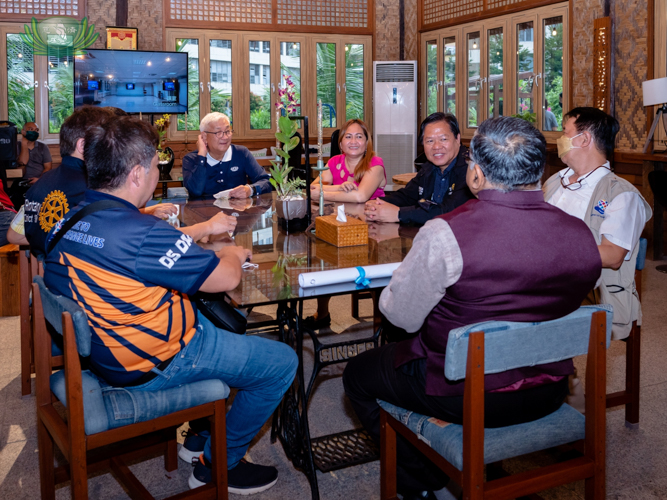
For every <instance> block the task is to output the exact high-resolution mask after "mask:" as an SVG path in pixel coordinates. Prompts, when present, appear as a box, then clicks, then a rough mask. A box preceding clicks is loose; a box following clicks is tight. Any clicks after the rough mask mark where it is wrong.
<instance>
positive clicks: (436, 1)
mask: <svg viewBox="0 0 667 500" xmlns="http://www.w3.org/2000/svg"><path fill="white" fill-rule="evenodd" d="M423 1H424V7H423V10H422V13H423V16H424V18H423V20H422V24H423V25H429V24H435V23H441V22H446V21H450V20H455V19H457V18H459V17H465V16H470V15H472V14H477V13H480V12H482V11H483V10H484V1H483V0H450V1H443V0H423Z"/></svg>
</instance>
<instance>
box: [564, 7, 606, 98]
mask: <svg viewBox="0 0 667 500" xmlns="http://www.w3.org/2000/svg"><path fill="white" fill-rule="evenodd" d="M571 1H572V2H573V3H572V13H573V16H572V19H570V23H571V26H572V55H573V57H572V61H570V62H571V67H572V89H571V90H572V95H571V99H570V104H571V107H573V108H575V107H577V106H592V105H593V54H594V49H593V24H594V22H595V19H596V18H598V17H602V16H603V3H604V2H603V0H571Z"/></svg>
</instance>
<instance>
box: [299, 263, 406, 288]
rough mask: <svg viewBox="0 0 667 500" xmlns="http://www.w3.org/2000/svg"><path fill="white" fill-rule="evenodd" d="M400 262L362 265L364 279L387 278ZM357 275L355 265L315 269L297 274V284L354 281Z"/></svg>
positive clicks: (331, 283) (327, 283)
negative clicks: (341, 267)
mask: <svg viewBox="0 0 667 500" xmlns="http://www.w3.org/2000/svg"><path fill="white" fill-rule="evenodd" d="M400 265H401V263H400V262H393V263H391V264H377V265H375V266H362V267H363V269H364V272H365V273H366V279H369V280H373V279H376V278H387V277H389V276H391V275H392V274H393V273H394V271H395V270H396V268H398V266H400ZM358 277H359V271H358V270H357V268H356V267H350V268H346V269H333V270H330V271H315V272H313V273H301V274H299V286H300V287H301V288H309V287H311V286H324V285H333V284H336V283H347V282H349V281H354V280H356V279H357V278H358Z"/></svg>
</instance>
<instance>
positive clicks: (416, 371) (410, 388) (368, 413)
mask: <svg viewBox="0 0 667 500" xmlns="http://www.w3.org/2000/svg"><path fill="white" fill-rule="evenodd" d="M397 345H398V344H395V343H392V344H387V345H385V346H383V347H380V348H378V349H373V350H371V351H366V352H364V353H362V354H359V355H358V356H356V357H355V358H352V359H351V360H350V361H349V362H348V364H347V367H346V368H345V371H344V372H343V385H344V387H345V393H346V394H347V396H348V398H350V401H351V403H352V407H353V408H354V410H355V412H356V413H357V416H358V417H359V420H361V423H362V424H363V426H364V428H365V429H366V430H367V431H368V432H369V433H370V434H371V436H372V437H373V438H374V439H375V441H376V442H377V443H378V444H379V442H380V406H379V405H378V404H377V401H376V398H377V399H382V400H384V401H387V402H388V403H391V404H394V405H396V406H400V407H401V408H405V409H409V410H412V411H415V412H418V413H421V414H424V415H428V416H432V417H436V418H439V419H441V420H444V421H446V422H451V423H455V424H461V423H462V419H463V396H451V397H441V396H428V395H426V392H425V376H424V374H425V367H426V361H425V360H415V361H412V362H410V363H407V364H405V365H403V366H401V367H399V368H394V359H395V352H396V347H397ZM443 377H444V374H443ZM567 393H568V387H567V377H565V378H564V379H563V380H562V381H559V382H556V383H553V384H546V385H543V386H540V387H535V388H532V389H526V390H523V391H515V392H500V393H499V392H494V393H486V394H485V397H484V425H485V427H504V426H507V425H516V424H520V423H524V422H530V421H532V420H537V419H538V418H542V417H544V416H546V415H549V414H550V413H553V412H554V411H556V410H557V409H558V408H559V407H560V406H561V404H562V403H563V400H564V399H565V396H566V395H567ZM397 457H398V473H397V478H398V487H399V488H401V489H414V490H433V491H435V490H439V489H441V488H443V487H444V486H446V484H447V481H448V478H447V476H446V475H445V474H444V473H443V472H442V471H441V470H440V469H438V468H437V467H436V466H435V465H433V464H432V463H431V462H430V461H429V460H428V459H427V458H426V457H424V456H423V455H422V454H421V453H420V452H419V451H418V450H417V449H416V448H414V447H413V446H412V445H410V444H409V443H408V442H407V441H405V440H404V439H403V438H402V437H401V436H400V435H399V436H397Z"/></svg>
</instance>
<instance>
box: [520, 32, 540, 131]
mask: <svg viewBox="0 0 667 500" xmlns="http://www.w3.org/2000/svg"><path fill="white" fill-rule="evenodd" d="M516 30H517V40H518V46H517V51H516V67H517V89H516V93H517V96H516V97H517V99H516V112H517V113H518V114H521V115H524V116H525V118H526V119H528V121H530V122H531V123H535V115H534V113H535V95H536V94H535V93H534V92H535V73H534V72H533V69H534V68H533V64H534V58H535V53H534V47H533V22H532V21H530V22H527V23H521V24H517V27H516Z"/></svg>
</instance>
